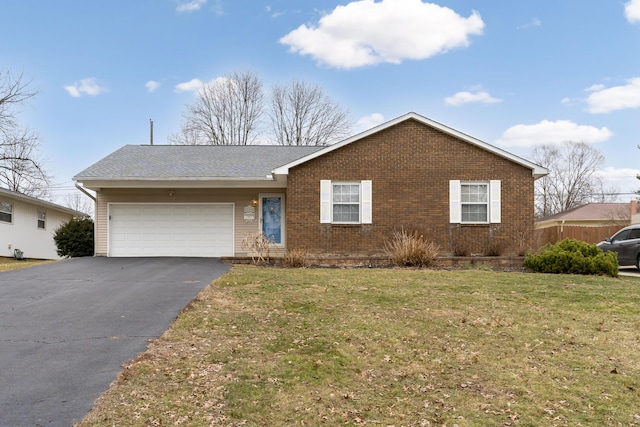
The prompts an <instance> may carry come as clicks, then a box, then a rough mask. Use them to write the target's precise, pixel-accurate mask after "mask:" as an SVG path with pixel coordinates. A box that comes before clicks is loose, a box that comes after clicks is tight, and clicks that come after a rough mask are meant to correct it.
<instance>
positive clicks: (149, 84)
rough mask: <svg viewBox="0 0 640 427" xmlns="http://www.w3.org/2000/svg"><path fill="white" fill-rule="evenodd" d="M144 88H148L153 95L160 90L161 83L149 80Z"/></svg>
mask: <svg viewBox="0 0 640 427" xmlns="http://www.w3.org/2000/svg"><path fill="white" fill-rule="evenodd" d="M144 87H146V88H147V90H148V91H149V93H153V92H155V91H156V89H158V88H159V87H160V82H157V81H155V80H149V81H148V82H146V83H145V84H144Z"/></svg>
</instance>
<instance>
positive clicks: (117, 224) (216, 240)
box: [109, 203, 233, 257]
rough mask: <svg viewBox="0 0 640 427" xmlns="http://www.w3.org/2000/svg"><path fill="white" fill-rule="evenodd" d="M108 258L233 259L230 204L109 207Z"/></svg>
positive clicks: (127, 205) (123, 205) (124, 205)
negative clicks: (171, 257)
mask: <svg viewBox="0 0 640 427" xmlns="http://www.w3.org/2000/svg"><path fill="white" fill-rule="evenodd" d="M109 256H113V257H136V256H187V257H218V256H233V204H232V203H215V204H180V205H169V204H110V205H109Z"/></svg>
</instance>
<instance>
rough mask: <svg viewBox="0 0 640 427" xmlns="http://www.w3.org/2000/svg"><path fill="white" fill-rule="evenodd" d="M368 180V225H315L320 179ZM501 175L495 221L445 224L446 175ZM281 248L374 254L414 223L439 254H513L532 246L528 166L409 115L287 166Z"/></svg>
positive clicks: (486, 178) (478, 177)
mask: <svg viewBox="0 0 640 427" xmlns="http://www.w3.org/2000/svg"><path fill="white" fill-rule="evenodd" d="M322 179H329V180H332V181H360V180H372V181H373V211H372V213H373V223H372V224H370V225H332V224H320V180H322ZM452 179H455V180H463V181H465V180H468V181H489V180H494V179H498V180H501V183H502V184H501V190H502V198H501V206H502V222H501V223H500V224H487V225H462V226H461V225H459V224H450V223H449V180H452ZM286 218H287V248H288V249H302V250H306V251H308V252H310V253H326V254H379V253H382V252H383V248H384V243H385V241H386V240H387V239H388V238H389V237H390V235H391V233H392V231H393V230H394V229H400V228H402V227H405V228H409V229H418V230H420V231H421V232H422V233H426V234H427V235H429V236H430V238H432V239H433V240H434V241H436V242H437V243H438V244H439V245H440V252H441V253H443V254H444V253H452V251H453V248H454V247H458V248H461V247H466V248H467V249H468V250H469V252H470V253H472V254H486V253H487V248H488V245H489V243H490V242H491V243H492V244H497V245H498V246H501V247H502V248H503V251H502V254H503V255H514V254H518V253H519V252H522V251H523V248H526V247H527V246H531V245H532V244H533V221H534V218H533V176H532V172H531V170H530V169H527V168H525V167H522V166H520V165H517V164H515V163H513V162H511V161H509V160H507V159H504V158H502V157H499V156H497V155H495V154H492V153H489V152H487V151H485V150H482V149H481V148H478V147H475V146H473V145H471V144H469V143H467V142H464V141H462V140H459V139H457V138H454V137H452V136H449V135H447V134H445V133H442V132H440V131H438V130H436V129H433V128H431V127H429V126H426V125H423V124H422V123H419V122H417V121H414V120H407V121H404V122H402V123H399V124H397V125H395V126H392V127H390V128H387V129H385V130H383V131H380V132H378V133H376V134H374V135H370V136H368V137H366V138H364V139H361V140H359V141H356V142H353V143H351V144H349V145H346V146H344V147H342V148H339V149H337V150H335V151H332V152H330V153H328V154H326V155H323V156H321V157H319V158H316V159H314V160H311V161H309V162H306V163H304V164H302V165H299V166H296V167H294V168H292V169H290V171H289V177H288V184H287V204H286Z"/></svg>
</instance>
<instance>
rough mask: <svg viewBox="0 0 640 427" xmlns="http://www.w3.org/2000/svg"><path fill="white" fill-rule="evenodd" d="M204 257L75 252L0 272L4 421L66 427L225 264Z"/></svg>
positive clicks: (0, 406)
mask: <svg viewBox="0 0 640 427" xmlns="http://www.w3.org/2000/svg"><path fill="white" fill-rule="evenodd" d="M228 268H229V267H228V266H226V265H224V264H222V263H220V261H219V260H216V259H210V258H78V259H72V260H65V261H60V262H56V263H52V264H46V265H40V266H35V267H30V268H26V269H21V270H13V271H8V272H4V273H0V426H12V427H13V426H70V425H72V424H73V423H75V422H79V421H80V420H82V418H83V417H84V416H85V415H86V413H87V412H88V411H89V410H90V409H91V407H92V406H93V402H94V401H95V399H97V398H98V397H99V396H100V394H101V393H103V392H104V391H105V390H106V389H107V388H108V387H109V384H110V383H111V382H112V381H113V380H114V379H115V378H116V375H117V374H118V372H119V371H120V370H121V365H122V364H123V363H124V362H127V361H129V360H131V359H133V358H134V357H135V356H136V354H138V353H140V352H142V351H144V350H145V349H146V346H147V341H148V340H149V339H152V338H157V337H159V336H160V335H162V333H163V332H164V331H165V330H167V329H168V328H169V326H170V324H171V323H172V322H173V321H174V320H175V318H176V317H177V315H178V314H179V313H180V311H181V310H182V309H183V308H184V307H185V306H186V305H187V304H188V303H189V302H190V301H192V300H193V299H194V298H195V296H196V295H197V294H198V292H199V291H200V290H201V289H203V288H204V287H206V286H207V285H208V284H209V283H211V281H212V280H214V279H215V278H217V277H219V276H220V275H221V274H223V273H224V272H226V271H227V270H228Z"/></svg>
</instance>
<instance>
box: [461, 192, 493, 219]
mask: <svg viewBox="0 0 640 427" xmlns="http://www.w3.org/2000/svg"><path fill="white" fill-rule="evenodd" d="M460 208H461V214H462V218H461V222H463V223H464V222H467V223H485V222H489V185H488V184H464V183H463V184H460Z"/></svg>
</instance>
